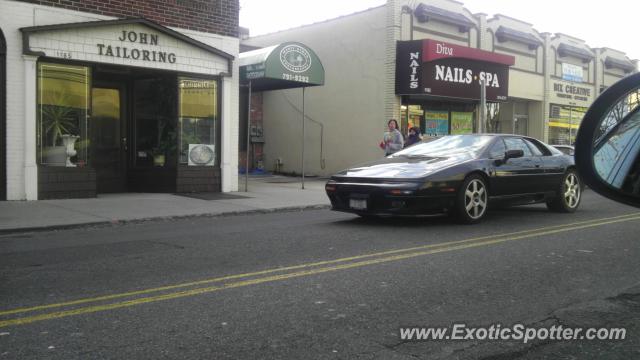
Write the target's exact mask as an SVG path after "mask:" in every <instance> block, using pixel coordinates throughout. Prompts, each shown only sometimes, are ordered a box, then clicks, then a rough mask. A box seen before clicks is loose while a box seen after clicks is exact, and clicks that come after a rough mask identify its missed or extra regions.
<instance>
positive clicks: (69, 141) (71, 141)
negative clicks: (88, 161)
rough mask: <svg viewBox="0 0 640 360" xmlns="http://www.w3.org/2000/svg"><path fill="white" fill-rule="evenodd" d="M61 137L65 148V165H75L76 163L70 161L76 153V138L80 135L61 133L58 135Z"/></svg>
mask: <svg viewBox="0 0 640 360" xmlns="http://www.w3.org/2000/svg"><path fill="white" fill-rule="evenodd" d="M60 138H61V139H62V144H63V145H64V148H65V166H66V167H76V164H74V163H72V162H71V157H73V156H75V155H76V154H77V152H76V149H75V144H76V140H78V139H79V138H80V136H76V135H62V136H60Z"/></svg>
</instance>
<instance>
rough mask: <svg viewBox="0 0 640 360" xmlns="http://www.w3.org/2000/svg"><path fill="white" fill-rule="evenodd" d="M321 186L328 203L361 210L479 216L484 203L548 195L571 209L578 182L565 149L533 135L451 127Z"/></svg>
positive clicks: (367, 213)
mask: <svg viewBox="0 0 640 360" xmlns="http://www.w3.org/2000/svg"><path fill="white" fill-rule="evenodd" d="M325 190H326V192H327V195H328V196H329V199H330V200H331V205H332V209H333V210H336V211H345V212H350V213H355V214H358V215H360V216H364V217H373V216H389V215H421V214H425V215H427V214H434V213H442V212H445V213H451V214H455V215H457V216H458V218H459V219H460V220H461V221H462V222H464V223H475V222H477V221H479V220H480V219H482V218H483V217H484V216H485V214H486V212H487V209H488V208H489V205H490V204H496V203H502V204H503V205H523V204H533V203H540V202H546V203H547V207H548V208H549V209H550V210H554V211H559V212H574V211H575V210H576V209H577V208H578V205H579V204H580V197H581V196H580V195H581V192H582V182H581V180H580V177H579V175H578V173H577V172H576V170H575V167H574V160H573V156H568V155H565V154H563V153H562V152H560V151H559V150H557V149H555V148H554V147H552V146H549V145H546V144H544V143H542V142H541V141H538V140H536V139H533V138H529V137H524V136H517V135H502V134H495V135H493V134H476V135H450V136H443V137H440V138H436V139H434V140H430V141H424V142H421V143H418V144H416V145H413V146H411V147H409V148H406V149H404V150H401V151H399V152H397V153H395V154H393V155H390V156H387V157H385V158H383V159H380V160H377V161H373V162H370V163H367V164H364V165H361V166H358V167H354V168H351V169H348V170H344V171H341V172H339V173H337V174H335V175H334V176H332V177H331V179H330V180H329V181H328V182H327V184H326V185H325Z"/></svg>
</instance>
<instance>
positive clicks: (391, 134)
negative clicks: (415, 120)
mask: <svg viewBox="0 0 640 360" xmlns="http://www.w3.org/2000/svg"><path fill="white" fill-rule="evenodd" d="M387 126H388V127H389V131H388V132H385V133H384V139H383V141H382V143H380V147H381V148H383V149H384V154H385V156H388V155H391V154H393V153H394V152H396V151H398V150H402V148H403V147H404V139H403V138H402V134H401V133H400V131H399V130H398V122H397V121H396V119H391V120H389V122H388V123H387Z"/></svg>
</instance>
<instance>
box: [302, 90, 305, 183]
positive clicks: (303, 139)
mask: <svg viewBox="0 0 640 360" xmlns="http://www.w3.org/2000/svg"><path fill="white" fill-rule="evenodd" d="M304 123H305V121H304V86H303V87H302V189H303V190H304Z"/></svg>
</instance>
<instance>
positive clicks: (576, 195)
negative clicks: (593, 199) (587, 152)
mask: <svg viewBox="0 0 640 360" xmlns="http://www.w3.org/2000/svg"><path fill="white" fill-rule="evenodd" d="M564 189H565V190H564V202H565V204H567V206H568V207H570V208H574V207H576V206H578V203H579V202H580V180H578V177H577V176H576V174H574V173H569V174H568V175H567V177H566V178H565V179H564Z"/></svg>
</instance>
